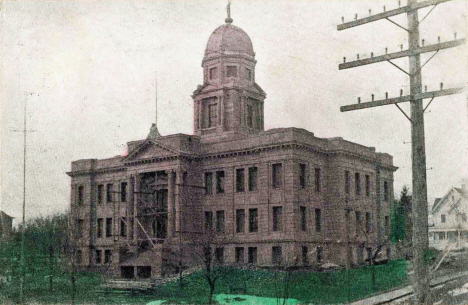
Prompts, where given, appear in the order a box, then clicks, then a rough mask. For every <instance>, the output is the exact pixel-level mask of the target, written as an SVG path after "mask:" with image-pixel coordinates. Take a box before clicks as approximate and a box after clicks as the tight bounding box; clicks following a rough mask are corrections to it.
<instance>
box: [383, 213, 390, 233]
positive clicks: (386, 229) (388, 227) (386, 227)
mask: <svg viewBox="0 0 468 305" xmlns="http://www.w3.org/2000/svg"><path fill="white" fill-rule="evenodd" d="M384 227H385V235H387V236H388V233H389V229H390V219H389V218H388V216H385V223H384Z"/></svg>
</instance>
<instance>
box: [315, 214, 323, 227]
mask: <svg viewBox="0 0 468 305" xmlns="http://www.w3.org/2000/svg"><path fill="white" fill-rule="evenodd" d="M321 231H322V211H321V210H320V209H315V232H321Z"/></svg>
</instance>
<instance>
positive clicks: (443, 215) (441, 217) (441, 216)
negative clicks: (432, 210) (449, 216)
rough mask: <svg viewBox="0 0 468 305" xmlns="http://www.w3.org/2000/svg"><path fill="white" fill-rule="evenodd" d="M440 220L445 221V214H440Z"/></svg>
mask: <svg viewBox="0 0 468 305" xmlns="http://www.w3.org/2000/svg"><path fill="white" fill-rule="evenodd" d="M440 222H442V223H444V222H445V214H442V215H440Z"/></svg>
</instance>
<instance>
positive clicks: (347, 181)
mask: <svg viewBox="0 0 468 305" xmlns="http://www.w3.org/2000/svg"><path fill="white" fill-rule="evenodd" d="M350 188H351V177H350V176H349V171H345V193H346V194H349V190H350Z"/></svg>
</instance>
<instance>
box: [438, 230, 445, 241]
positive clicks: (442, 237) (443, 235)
mask: <svg viewBox="0 0 468 305" xmlns="http://www.w3.org/2000/svg"><path fill="white" fill-rule="evenodd" d="M444 239H445V232H439V240H444Z"/></svg>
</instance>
